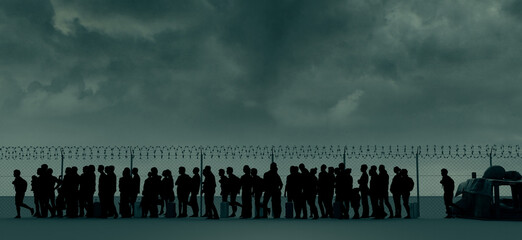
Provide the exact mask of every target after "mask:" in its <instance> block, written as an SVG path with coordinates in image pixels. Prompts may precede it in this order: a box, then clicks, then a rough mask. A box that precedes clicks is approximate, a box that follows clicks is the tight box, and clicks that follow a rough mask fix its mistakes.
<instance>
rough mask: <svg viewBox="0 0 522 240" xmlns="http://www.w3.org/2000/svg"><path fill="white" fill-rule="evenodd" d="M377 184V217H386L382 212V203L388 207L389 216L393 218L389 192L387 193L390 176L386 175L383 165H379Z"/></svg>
mask: <svg viewBox="0 0 522 240" xmlns="http://www.w3.org/2000/svg"><path fill="white" fill-rule="evenodd" d="M378 180H379V182H378V183H379V186H378V187H377V188H378V193H377V195H378V199H379V207H380V212H381V213H380V214H381V215H380V216H378V218H384V217H386V212H384V205H386V207H387V208H388V211H389V212H390V218H393V209H392V207H391V204H390V201H389V194H388V187H389V183H390V176H389V175H388V172H387V171H386V169H385V167H384V165H379V176H378Z"/></svg>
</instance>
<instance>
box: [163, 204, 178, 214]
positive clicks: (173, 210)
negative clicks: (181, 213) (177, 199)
mask: <svg viewBox="0 0 522 240" xmlns="http://www.w3.org/2000/svg"><path fill="white" fill-rule="evenodd" d="M166 207H167V211H166V212H165V217H166V218H175V217H176V203H173V202H169V203H167V206H166Z"/></svg>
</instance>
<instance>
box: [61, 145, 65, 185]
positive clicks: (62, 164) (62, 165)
mask: <svg viewBox="0 0 522 240" xmlns="http://www.w3.org/2000/svg"><path fill="white" fill-rule="evenodd" d="M60 153H61V155H62V165H61V167H60V176H62V178H63V159H64V158H65V156H64V153H63V148H60Z"/></svg>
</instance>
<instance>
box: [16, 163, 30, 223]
mask: <svg viewBox="0 0 522 240" xmlns="http://www.w3.org/2000/svg"><path fill="white" fill-rule="evenodd" d="M13 176H14V178H15V180H14V181H13V185H14V189H15V206H16V217H15V218H20V207H23V208H26V209H29V211H31V215H33V214H34V209H33V208H32V207H29V206H27V204H25V203H24V197H25V192H26V191H27V181H25V180H24V179H23V178H22V177H21V176H20V170H18V169H16V170H14V171H13Z"/></svg>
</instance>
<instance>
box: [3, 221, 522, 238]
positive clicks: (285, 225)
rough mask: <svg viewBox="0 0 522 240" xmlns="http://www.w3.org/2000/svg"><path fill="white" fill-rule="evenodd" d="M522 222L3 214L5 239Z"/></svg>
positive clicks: (484, 233)
mask: <svg viewBox="0 0 522 240" xmlns="http://www.w3.org/2000/svg"><path fill="white" fill-rule="evenodd" d="M520 229H522V222H509V221H480V220H468V219H410V220H404V219H385V220H373V219H365V220H337V219H325V220H318V221H314V220H293V219H278V220H275V219H264V220H240V219H221V220H206V219H202V218H199V219H164V218H160V219H116V220H115V219H35V218H22V219H11V218H9V219H7V218H2V219H0V236H1V239H35V238H38V239H61V238H67V239H90V240H93V239H96V240H98V239H144V240H145V239H227V240H233V239H265V240H266V239H285V240H289V239H319V240H322V239H341V238H342V239H437V240H440V239H493V240H496V239H521V236H522V235H521V234H522V233H521V231H520Z"/></svg>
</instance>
